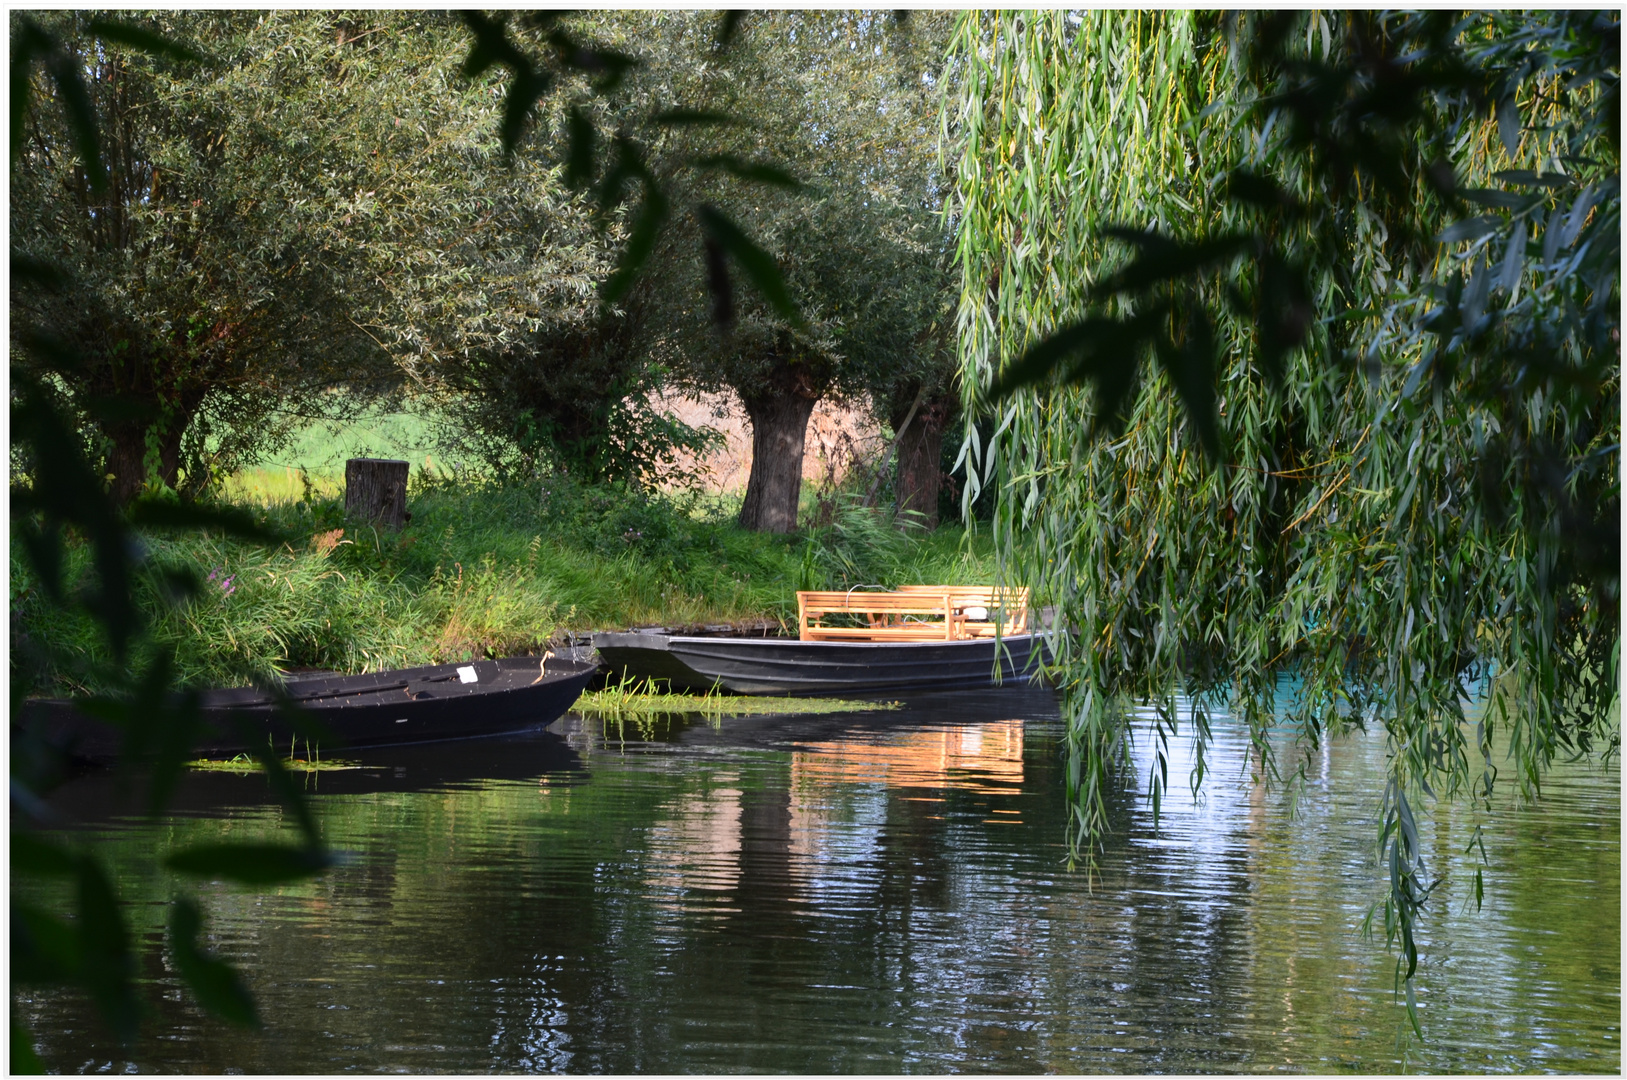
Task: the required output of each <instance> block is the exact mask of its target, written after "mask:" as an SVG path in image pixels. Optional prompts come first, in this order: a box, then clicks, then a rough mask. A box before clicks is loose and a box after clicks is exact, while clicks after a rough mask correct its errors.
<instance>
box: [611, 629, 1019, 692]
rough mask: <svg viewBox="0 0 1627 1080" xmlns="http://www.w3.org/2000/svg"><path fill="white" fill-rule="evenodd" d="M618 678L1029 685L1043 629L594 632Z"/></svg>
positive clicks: (891, 686) (862, 686)
mask: <svg viewBox="0 0 1627 1080" xmlns="http://www.w3.org/2000/svg"><path fill="white" fill-rule="evenodd" d="M593 647H594V648H596V649H598V650H599V656H600V657H601V658H602V659H603V660H604V662H605V663H606V664H608V665H610V678H611V679H612V680H615V679H617V678H618V677H620V678H625V679H658V680H662V681H664V682H666V683H668V684H669V685H670V686H671V687H672V689H674V690H691V691H695V692H698V693H704V692H706V691H709V690H711V689H713V688H714V687H721V688H722V689H724V690H729V691H732V692H733V693H737V694H802V695H814V694H831V693H905V692H921V691H929V690H972V689H978V688H982V687H989V686H995V685H999V684H1002V683H1004V684H1006V685H1022V684H1026V683H1027V682H1028V681H1029V679H1030V678H1032V677H1033V668H1034V664H1033V663H1031V661H1032V660H1033V659H1035V656H1034V654H1035V652H1036V650H1039V649H1041V648H1043V645H1042V638H1041V636H1040V635H1038V634H1014V635H1012V636H1010V637H1004V638H1000V639H998V640H996V639H995V638H992V637H984V638H967V639H962V640H957V641H944V640H938V641H919V640H917V641H800V640H796V639H790V638H780V639H776V638H729V637H685V636H678V635H672V634H661V633H639V632H632V633H625V634H607V633H599V634H594V635H593Z"/></svg>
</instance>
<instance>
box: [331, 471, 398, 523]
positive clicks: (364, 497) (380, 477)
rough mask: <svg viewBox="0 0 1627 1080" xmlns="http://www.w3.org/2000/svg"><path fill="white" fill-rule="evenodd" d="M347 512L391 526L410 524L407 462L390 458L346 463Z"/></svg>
mask: <svg viewBox="0 0 1627 1080" xmlns="http://www.w3.org/2000/svg"><path fill="white" fill-rule="evenodd" d="M345 515H346V516H347V517H352V518H357V519H360V520H363V521H371V522H374V523H375V524H378V525H382V526H384V527H385V528H388V529H399V528H401V526H403V525H405V524H406V523H407V463H406V462H405V461H394V460H391V459H389V458H351V459H350V460H349V461H347V462H345Z"/></svg>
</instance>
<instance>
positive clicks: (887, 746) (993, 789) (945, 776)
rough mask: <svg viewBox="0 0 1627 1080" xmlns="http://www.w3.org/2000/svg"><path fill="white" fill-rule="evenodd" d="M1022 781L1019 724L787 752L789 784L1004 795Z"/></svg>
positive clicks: (886, 737)
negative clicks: (850, 785)
mask: <svg viewBox="0 0 1627 1080" xmlns="http://www.w3.org/2000/svg"><path fill="white" fill-rule="evenodd" d="M1022 782H1023V722H1022V721H1021V720H996V721H993V722H992V723H987V724H969V725H966V726H964V727H945V728H935V729H931V730H927V731H920V730H915V731H905V732H898V733H896V734H892V733H882V734H876V735H870V736H866V737H864V738H848V739H832V740H829V741H826V742H816V743H805V744H803V745H802V746H800V747H799V748H798V749H797V751H796V752H795V753H793V754H792V755H791V787H792V789H793V790H796V789H798V788H801V787H802V786H803V785H804V784H829V783H842V784H883V785H885V786H887V787H889V788H956V789H958V790H961V791H971V792H981V793H984V794H1008V793H1010V792H1011V791H1012V790H1013V788H1015V787H1018V786H1020V785H1021V784H1022Z"/></svg>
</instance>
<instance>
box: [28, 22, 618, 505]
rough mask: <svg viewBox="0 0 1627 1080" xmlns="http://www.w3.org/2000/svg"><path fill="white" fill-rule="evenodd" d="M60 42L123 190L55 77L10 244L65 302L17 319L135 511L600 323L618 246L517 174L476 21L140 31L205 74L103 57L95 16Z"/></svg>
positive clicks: (553, 189) (69, 28)
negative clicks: (613, 248) (465, 57)
mask: <svg viewBox="0 0 1627 1080" xmlns="http://www.w3.org/2000/svg"><path fill="white" fill-rule="evenodd" d="M40 18H42V19H44V20H46V23H48V24H49V25H48V26H47V27H46V29H47V30H48V31H49V32H50V33H52V34H54V35H55V36H56V40H57V41H58V43H59V44H58V46H57V47H58V48H59V49H60V50H62V51H63V52H65V53H67V54H68V55H70V56H71V57H72V60H71V62H72V63H74V64H77V65H81V66H82V67H83V70H84V71H85V72H86V74H87V76H88V79H87V85H88V89H89V94H90V97H91V102H90V104H91V107H92V108H93V109H95V110H96V111H97V113H98V114H100V115H103V116H105V117H107V118H108V119H107V122H106V123H105V127H104V137H103V151H102V155H101V164H102V166H103V168H104V170H105V177H106V180H107V183H106V185H105V188H100V189H99V188H98V187H97V186H96V185H95V184H93V183H92V177H91V176H90V175H89V172H88V169H89V165H88V163H87V162H86V160H85V158H84V156H83V155H82V153H80V151H79V149H78V146H77V144H76V143H75V141H74V139H73V138H72V132H71V129H70V128H69V126H68V125H67V118H68V113H67V112H66V111H65V108H64V103H63V102H61V101H60V100H58V95H59V93H60V91H59V87H58V84H57V83H56V82H55V81H52V80H50V79H48V78H46V77H45V76H44V74H43V71H44V69H43V68H35V69H33V74H34V79H35V84H34V87H33V91H34V94H35V95H36V97H37V99H38V100H39V102H40V107H38V108H35V109H33V110H32V111H31V112H30V113H29V114H28V118H27V120H26V125H25V130H24V132H23V141H22V145H21V153H20V154H19V155H18V156H17V158H16V159H15V166H14V168H13V173H12V181H13V183H12V201H11V223H12V238H13V244H14V246H15V247H16V249H17V250H18V251H19V252H20V253H21V254H22V255H23V256H25V257H27V258H30V259H34V260H48V261H49V262H50V263H51V264H52V265H53V266H54V267H55V268H56V270H57V271H59V272H61V273H64V274H66V276H67V278H68V281H67V283H66V284H64V285H63V286H61V287H59V288H54V289H53V288H42V287H40V283H39V282H38V281H37V280H35V279H32V278H29V277H27V276H23V277H20V278H14V281H13V289H12V310H13V313H14V318H17V317H20V318H22V319H23V321H25V322H26V323H29V324H33V325H38V326H47V327H51V328H52V331H53V334H54V336H55V338H56V341H57V347H56V348H54V349H53V348H45V349H40V348H35V349H33V350H31V351H30V352H29V353H28V357H29V359H30V362H31V363H32V364H33V365H34V368H35V369H36V370H38V369H55V376H56V378H55V380H54V385H56V386H57V387H58V388H59V389H60V390H61V391H62V392H63V393H64V394H65V395H66V396H67V398H68V399H69V400H70V401H71V402H72V404H73V406H74V407H76V408H78V409H80V410H83V411H84V415H86V416H87V417H88V418H90V419H91V420H93V422H94V424H95V427H96V430H97V431H99V433H100V435H101V437H102V439H103V440H105V442H104V444H103V447H102V451H103V453H104V454H105V456H106V461H107V471H108V472H109V473H111V474H112V475H113V476H114V478H115V479H114V484H115V490H116V491H117V492H118V494H119V495H120V497H121V498H128V497H129V496H130V495H132V494H133V493H134V492H135V491H137V490H139V489H140V487H141V486H142V484H143V483H144V482H145V481H147V480H148V479H149V476H154V477H155V478H156V479H158V480H161V481H162V482H164V483H168V484H172V485H173V484H174V483H176V482H177V480H178V478H179V476H180V474H181V473H182V472H186V473H187V474H188V477H187V482H188V484H189V486H192V487H194V488H196V487H198V486H199V485H200V484H201V483H204V482H206V481H207V479H208V476H209V467H208V466H209V465H211V464H212V465H214V466H215V467H216V468H221V469H227V470H229V469H230V468H232V467H234V466H236V465H237V464H240V463H242V462H243V461H244V460H246V458H247V456H248V455H251V454H252V453H253V452H254V451H255V450H257V449H261V448H263V447H264V445H265V444H266V440H267V439H268V438H270V439H275V437H276V435H277V433H278V432H279V431H280V430H282V429H285V428H286V427H287V425H288V424H289V423H290V422H292V421H294V420H296V419H301V418H305V417H309V416H312V415H321V414H323V413H325V412H331V411H333V410H334V409H337V408H343V407H344V406H343V405H342V404H341V402H340V399H339V398H337V397H335V395H334V393H333V392H332V391H335V390H345V391H349V392H351V393H362V394H367V393H377V392H379V391H381V390H384V389H387V388H389V387H390V386H392V385H393V384H395V383H396V382H398V381H399V377H400V374H401V372H402V371H403V370H405V371H406V372H408V373H410V374H414V375H418V376H420V377H421V378H422V377H426V376H427V374H428V373H430V372H432V371H433V370H434V368H435V367H436V365H437V364H438V363H439V362H440V361H441V360H443V359H444V358H446V357H451V356H463V355H468V354H471V353H476V354H478V353H491V352H494V351H501V350H503V349H505V348H507V347H508V346H509V345H510V343H511V342H513V341H515V340H517V339H519V338H521V337H522V336H523V335H524V334H526V333H529V332H534V331H535V330H536V329H537V328H538V327H539V326H541V325H544V324H550V323H559V322H570V321H572V320H581V319H583V318H585V317H587V315H588V314H590V313H591V312H592V311H594V310H595V309H596V303H595V288H596V286H597V283H598V281H599V279H600V278H601V277H602V273H603V267H604V266H605V265H608V260H609V257H610V256H609V254H608V252H607V249H606V246H605V243H604V241H603V239H602V238H601V237H600V236H598V235H596V234H595V233H594V232H593V230H591V229H590V228H588V227H587V224H586V221H585V218H584V215H583V213H582V211H581V210H580V209H578V208H575V207H573V205H572V203H571V200H570V197H569V196H568V195H567V193H566V192H565V191H564V189H563V187H562V185H560V184H559V183H558V181H557V174H556V172H555V171H554V170H551V169H550V168H549V167H548V165H547V164H546V163H543V162H539V161H536V160H533V159H531V158H520V159H518V160H517V161H515V162H513V163H512V164H510V163H506V162H505V161H504V159H503V155H502V152H501V149H500V146H499V142H498V138H497V132H496V130H495V124H494V122H493V120H492V116H493V114H494V113H495V112H496V111H497V110H498V109H499V108H500V106H501V100H500V97H499V96H498V94H497V93H496V92H495V91H494V89H493V88H492V87H491V85H489V82H476V83H470V82H468V81H466V80H464V79H462V78H461V76H460V75H459V73H458V62H457V61H458V54H459V48H460V45H461V44H462V40H463V34H464V31H463V29H462V27H461V26H460V25H459V24H458V23H456V22H455V21H453V20H451V19H449V18H445V17H440V16H435V15H432V14H429V13H410V12H409V13H385V12H379V13H373V14H369V15H364V16H357V17H356V18H358V19H360V20H362V21H360V22H358V21H354V20H352V19H349V18H341V17H339V16H337V15H332V14H328V13H319V12H301V13H293V12H277V13H244V12H173V13H168V14H163V15H154V16H144V17H142V19H140V20H138V22H137V23H136V24H133V25H137V26H138V27H139V28H141V29H144V30H146V31H149V32H152V33H156V34H159V35H162V36H163V37H165V38H167V39H169V40H172V41H176V42H181V43H185V44H187V45H189V46H191V48H192V49H193V50H195V51H196V52H197V53H200V54H202V55H203V56H205V57H206V58H207V60H206V62H204V63H193V62H187V61H182V60H177V59H174V58H172V57H169V56H165V55H161V54H160V55H152V54H147V53H143V52H141V51H138V50H129V49H124V48H121V47H119V46H118V45H116V44H109V43H107V42H105V41H99V40H96V39H94V38H93V37H91V36H90V35H88V34H86V33H85V32H84V29H83V27H84V23H85V22H86V17H85V16H83V15H79V14H74V13H62V14H60V15H55V14H53V15H43V14H42V15H41V16H40ZM15 26H16V24H15V23H14V33H15V32H16V30H15ZM63 355H72V356H73V357H75V360H74V362H73V363H72V364H71V365H61V364H59V363H58V360H57V358H60V357H61V356H63Z"/></svg>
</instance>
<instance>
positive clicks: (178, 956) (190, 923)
mask: <svg viewBox="0 0 1627 1080" xmlns="http://www.w3.org/2000/svg"><path fill="white" fill-rule="evenodd" d="M202 928H203V917H202V916H201V915H200V914H199V912H198V906H197V904H195V903H193V902H192V901H191V900H189V899H181V900H177V901H175V903H174V906H173V907H172V908H171V910H170V920H169V946H170V954H171V955H172V956H173V957H174V958H175V967H176V969H177V970H178V971H180V973H181V978H183V979H185V980H186V984H187V986H189V987H191V989H192V993H193V995H194V996H195V997H196V998H197V999H198V1004H200V1005H202V1006H203V1007H204V1008H205V1009H206V1010H208V1011H209V1012H211V1013H213V1014H215V1015H216V1016H218V1017H220V1018H221V1019H222V1020H226V1021H228V1022H229V1023H233V1024H238V1025H240V1026H243V1027H259V1026H260V1018H259V1016H258V1015H257V1014H256V1012H255V1008H254V998H253V997H251V996H250V995H249V992H248V990H247V988H245V987H244V985H243V980H242V979H241V978H240V977H239V976H238V974H237V971H236V969H234V968H233V967H232V966H231V965H230V964H228V963H226V962H225V961H224V960H221V959H220V958H219V957H216V956H213V955H211V954H209V953H208V952H206V951H204V950H203V949H202V948H200V947H199V946H198V931H199V930H201V929H202Z"/></svg>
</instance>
